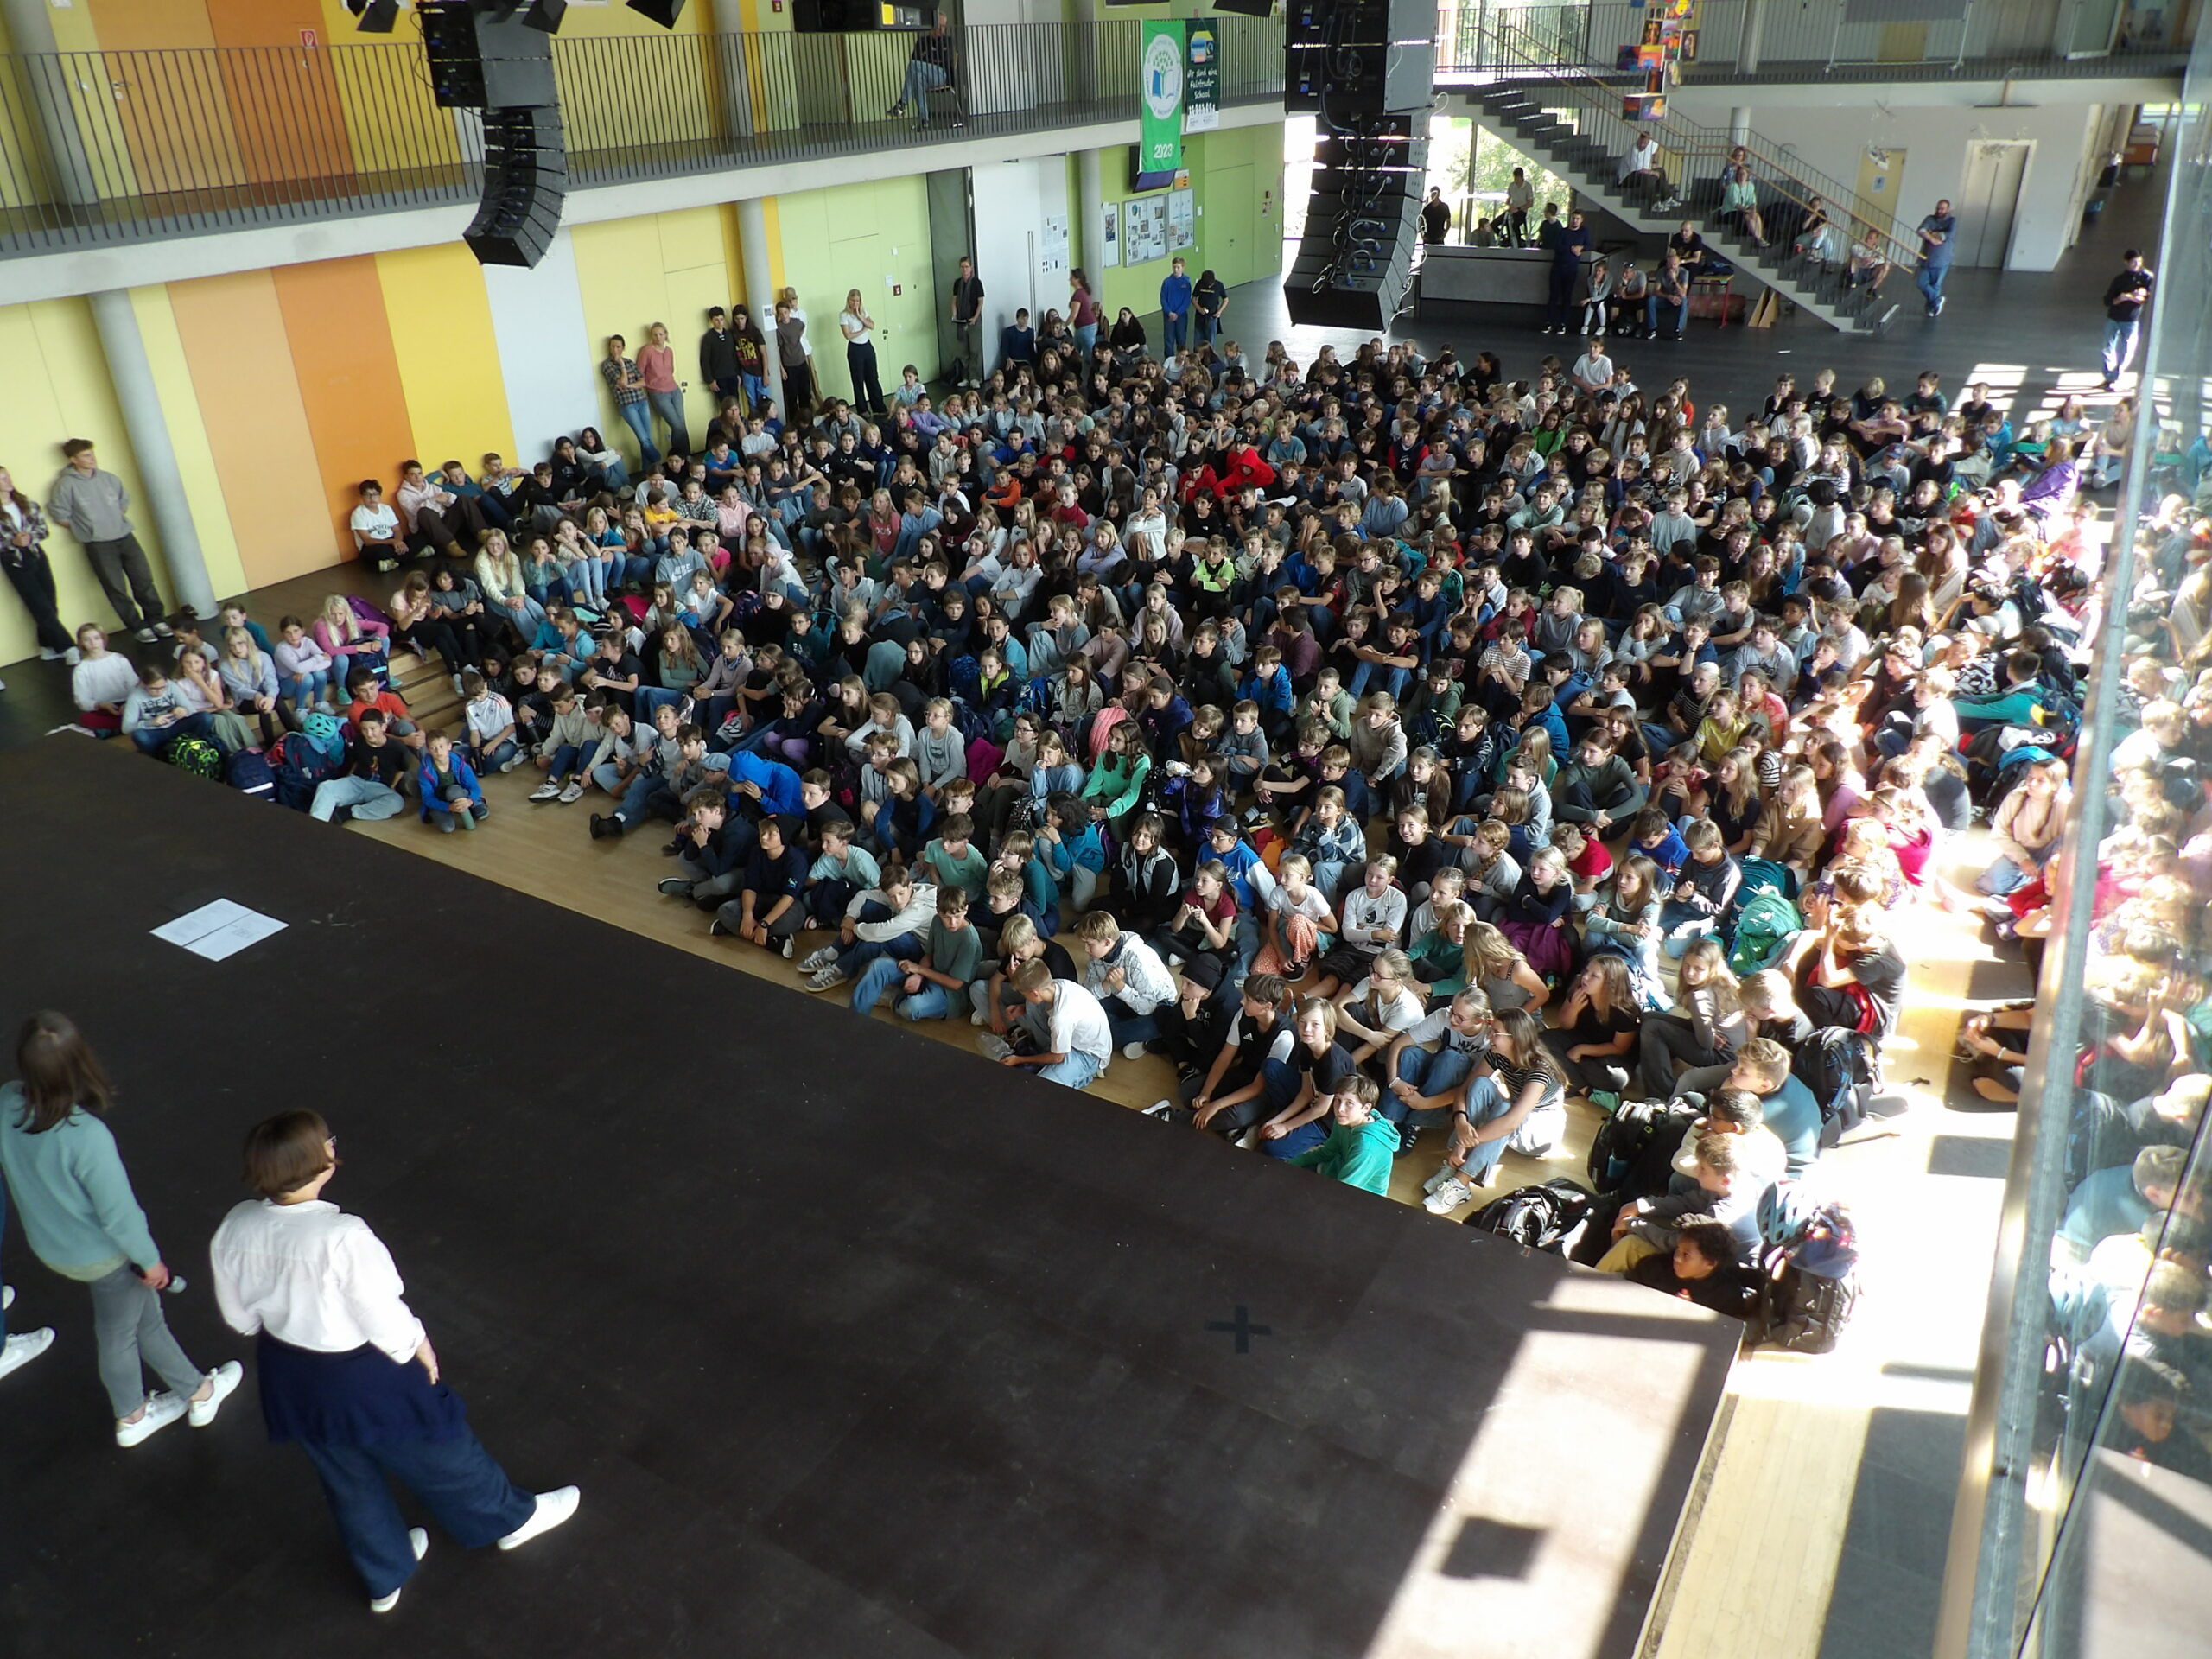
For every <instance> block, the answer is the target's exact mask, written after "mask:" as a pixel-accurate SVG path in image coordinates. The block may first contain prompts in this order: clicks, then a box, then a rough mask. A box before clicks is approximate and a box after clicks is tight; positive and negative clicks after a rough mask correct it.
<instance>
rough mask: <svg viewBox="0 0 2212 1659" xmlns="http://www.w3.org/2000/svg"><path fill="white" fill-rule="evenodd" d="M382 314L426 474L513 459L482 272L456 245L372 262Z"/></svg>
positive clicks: (512, 441) (511, 425) (391, 255)
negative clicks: (456, 464)
mask: <svg viewBox="0 0 2212 1659" xmlns="http://www.w3.org/2000/svg"><path fill="white" fill-rule="evenodd" d="M376 260H377V276H378V280H379V281H380V282H381V283H382V284H383V286H384V304H385V315H386V316H387V317H388V318H389V319H390V321H391V343H392V348H393V351H394V352H395V353H396V354H397V357H398V359H399V383H400V385H401V387H402V388H403V389H404V391H405V392H406V394H407V418H408V423H409V424H410V426H412V427H413V429H414V432H415V454H416V457H417V459H419V460H420V461H422V463H423V465H424V466H425V467H435V466H437V465H438V463H439V462H441V461H447V460H452V459H459V460H461V461H468V462H471V463H473V462H474V461H475V459H476V458H477V457H478V456H480V455H481V454H483V453H484V452H485V451H486V450H487V449H496V450H498V451H499V453H500V454H504V455H510V456H512V455H513V454H515V453H516V452H515V433H514V420H513V417H512V415H511V414H510V413H509V411H508V409H507V391H506V380H505V376H504V375H503V374H502V373H501V372H500V369H499V344H498V342H497V340H495V339H494V338H493V334H492V302H491V298H490V296H487V295H486V293H485V291H484V272H483V268H482V267H481V266H480V265H479V264H477V263H476V257H475V256H474V254H472V253H470V252H469V251H468V250H467V247H466V246H464V245H461V243H458V242H453V243H447V244H444V245H441V246H438V247H430V248H408V249H405V250H403V251H400V252H397V253H380V254H378V255H377V257H376Z"/></svg>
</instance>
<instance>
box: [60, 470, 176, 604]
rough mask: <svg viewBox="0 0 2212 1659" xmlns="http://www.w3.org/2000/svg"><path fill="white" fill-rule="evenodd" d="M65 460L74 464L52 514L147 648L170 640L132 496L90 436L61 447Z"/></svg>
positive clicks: (63, 480) (62, 477) (65, 472)
mask: <svg viewBox="0 0 2212 1659" xmlns="http://www.w3.org/2000/svg"><path fill="white" fill-rule="evenodd" d="M61 458H62V459H63V460H64V461H67V462H68V463H69V464H68V465H67V467H63V468H62V469H61V475H60V477H59V478H57V479H55V480H54V493H53V495H52V496H51V497H49V498H48V501H47V510H48V512H51V513H52V514H53V515H54V522H55V523H56V524H67V526H68V527H69V533H70V534H71V535H72V536H74V537H76V538H77V539H78V541H79V542H80V543H83V544H84V549H85V553H86V556H87V557H88V558H90V559H91V560H92V574H93V575H96V576H98V577H99V582H100V591H101V592H103V593H105V594H106V595H107V602H108V603H109V604H111V605H112V606H114V607H115V613H116V615H118V617H121V618H122V619H123V626H124V627H125V628H126V629H128V630H130V632H133V633H135V634H136V635H137V637H138V639H139V642H140V643H141V644H142V645H152V644H153V643H154V642H155V640H156V639H167V638H168V632H169V625H168V622H167V621H165V620H163V618H164V617H165V615H166V614H167V612H166V607H163V605H162V594H161V589H159V588H156V587H155V586H154V568H153V566H151V565H150V564H149V563H146V550H145V549H144V548H143V547H141V546H139V545H138V538H137V537H136V536H134V535H133V534H131V531H130V491H128V490H126V489H124V487H123V480H121V479H119V478H118V477H117V476H116V475H115V474H113V473H104V472H102V471H101V470H100V461H99V455H98V454H95V453H93V449H92V440H91V439H90V438H72V439H70V440H69V441H68V442H67V443H65V444H63V445H62V446H61Z"/></svg>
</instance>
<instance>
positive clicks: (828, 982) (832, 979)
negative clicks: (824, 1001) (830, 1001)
mask: <svg viewBox="0 0 2212 1659" xmlns="http://www.w3.org/2000/svg"><path fill="white" fill-rule="evenodd" d="M845 978H846V975H845V970H844V969H842V968H840V967H839V966H838V965H837V964H836V963H834V962H833V963H830V964H829V966H828V967H827V968H824V969H823V970H822V971H821V972H820V973H818V974H817V975H815V976H814V977H813V978H811V979H810V980H808V981H807V982H806V988H807V989H808V990H810V991H834V990H836V988H838V987H839V986H840V985H842V984H843V983H844V982H845Z"/></svg>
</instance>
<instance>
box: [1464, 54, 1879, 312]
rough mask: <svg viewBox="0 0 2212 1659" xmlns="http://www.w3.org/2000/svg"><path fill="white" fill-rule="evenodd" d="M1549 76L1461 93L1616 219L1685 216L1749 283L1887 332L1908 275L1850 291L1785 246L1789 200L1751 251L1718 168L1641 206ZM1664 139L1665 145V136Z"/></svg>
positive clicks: (1793, 214) (1671, 225)
mask: <svg viewBox="0 0 2212 1659" xmlns="http://www.w3.org/2000/svg"><path fill="white" fill-rule="evenodd" d="M1586 79H1587V81H1588V84H1589V86H1590V87H1592V88H1594V89H1599V90H1600V91H1603V90H1605V89H1604V88H1603V84H1602V83H1601V82H1599V80H1598V79H1597V78H1596V77H1595V76H1591V77H1588V78H1586ZM1556 81H1557V76H1556V73H1554V75H1553V76H1552V77H1550V78H1548V79H1529V80H1514V81H1500V82H1497V83H1496V84H1494V85H1491V86H1483V87H1476V88H1471V89H1470V90H1469V92H1468V93H1467V97H1468V98H1469V99H1470V100H1471V102H1472V103H1473V105H1475V109H1476V111H1477V116H1478V119H1479V120H1481V121H1482V122H1483V124H1484V125H1486V126H1489V127H1491V129H1493V130H1496V131H1497V132H1498V133H1500V134H1501V135H1503V136H1505V137H1510V139H1511V141H1512V143H1513V144H1514V146H1515V148H1516V149H1522V150H1524V151H1526V152H1527V153H1528V154H1529V155H1531V156H1536V157H1538V158H1540V159H1541V161H1542V162H1544V164H1545V165H1546V166H1547V167H1548V168H1551V169H1552V171H1554V173H1557V174H1558V175H1560V177H1562V178H1565V179H1567V180H1568V181H1571V182H1572V183H1573V186H1574V188H1575V191H1576V193H1577V194H1579V195H1580V196H1583V197H1586V198H1587V199H1588V200H1591V201H1593V202H1596V203H1598V204H1599V205H1601V206H1602V207H1604V208H1605V211H1606V212H1607V213H1611V214H1612V215H1613V216H1614V217H1615V218H1617V219H1622V220H1624V222H1626V223H1628V224H1630V225H1633V226H1636V227H1637V229H1638V230H1640V231H1644V232H1649V233H1650V234H1653V235H1656V236H1667V235H1670V234H1672V233H1673V232H1675V230H1677V229H1679V228H1680V227H1681V223H1682V221H1683V220H1684V219H1693V220H1694V221H1695V222H1696V224H1697V226H1698V228H1699V230H1700V231H1701V232H1703V233H1704V235H1705V239H1706V242H1707V245H1710V246H1712V247H1713V248H1714V249H1716V250H1718V251H1720V252H1721V253H1723V254H1724V255H1726V257H1727V259H1728V262H1729V263H1730V264H1732V265H1734V266H1735V267H1736V271H1737V275H1738V277H1741V278H1743V279H1745V281H1746V282H1748V283H1751V285H1753V286H1754V287H1755V288H1756V287H1765V288H1770V289H1774V291H1775V292H1776V293H1777V294H1778V295H1780V296H1782V297H1783V299H1785V300H1787V301H1789V302H1791V303H1792V304H1794V305H1796V307H1797V308H1798V309H1800V310H1802V311H1804V312H1806V313H1808V314H1809V315H1813V316H1815V317H1818V318H1819V319H1820V320H1821V321H1823V322H1825V323H1827V325H1828V326H1829V327H1832V328H1835V329H1839V330H1841V331H1842V332H1844V333H1847V334H1871V335H1877V336H1878V335H1880V334H1885V333H1886V332H1887V331H1888V328H1889V327H1890V324H1891V321H1893V320H1894V319H1895V318H1896V316H1897V312H1898V309H1899V308H1898V306H1897V302H1896V300H1895V298H1894V297H1893V295H1892V293H1891V291H1889V290H1892V289H1895V288H1896V287H1897V284H1898V283H1908V284H1909V283H1910V276H1909V275H1908V274H1907V273H1906V272H1904V271H1903V270H1898V269H1897V268H1896V267H1895V266H1892V268H1891V270H1890V272H1889V274H1888V276H1887V277H1885V279H1884V281H1883V284H1882V288H1883V290H1884V291H1882V292H1879V293H1876V292H1872V291H1869V290H1867V289H1863V288H1862V289H1859V290H1857V291H1856V292H1853V291H1850V290H1848V289H1846V287H1845V285H1844V267H1843V265H1842V264H1841V263H1840V262H1839V263H1838V264H1835V265H1834V266H1832V267H1829V268H1828V269H1827V270H1822V269H1821V265H1820V264H1819V262H1817V261H1816V260H1815V259H1813V258H1811V257H1809V256H1807V255H1803V254H1793V253H1792V252H1790V251H1789V239H1790V236H1791V233H1792V232H1793V231H1794V228H1795V226H1796V221H1797V219H1798V218H1799V213H1798V212H1797V210H1796V208H1795V207H1789V206H1788V205H1787V204H1783V205H1782V206H1779V207H1776V208H1774V209H1772V210H1770V211H1768V212H1767V213H1765V214H1764V217H1765V221H1766V230H1767V232H1768V235H1769V238H1770V240H1769V242H1768V244H1767V245H1766V246H1765V247H1764V248H1763V249H1762V248H1755V247H1753V246H1752V245H1751V241H1750V239H1749V238H1746V237H1745V236H1743V235H1742V234H1740V233H1739V232H1736V231H1734V230H1733V229H1732V228H1730V227H1728V226H1723V225H1722V224H1721V223H1720V220H1719V217H1718V214H1719V207H1720V181H1719V176H1718V175H1719V168H1718V166H1717V165H1709V166H1708V167H1707V174H1706V176H1697V175H1696V172H1695V168H1696V167H1697V165H1698V164H1697V163H1696V162H1693V163H1692V168H1693V173H1692V176H1691V177H1690V178H1688V180H1687V181H1683V180H1677V181H1676V183H1677V187H1678V188H1680V189H1681V192H1682V194H1683V200H1682V205H1681V207H1679V208H1677V209H1675V211H1673V212H1670V213H1655V212H1653V211H1652V210H1651V208H1650V207H1649V205H1648V204H1646V203H1644V202H1642V201H1640V200H1630V197H1629V196H1628V194H1626V193H1625V192H1624V191H1623V190H1622V189H1621V188H1620V187H1619V186H1618V184H1617V183H1616V182H1615V175H1616V174H1617V173H1618V171H1619V168H1620V156H1619V154H1618V152H1617V151H1616V150H1615V149H1612V148H1610V147H1608V146H1607V145H1606V144H1605V143H1601V142H1599V140H1597V139H1595V138H1592V137H1586V136H1585V135H1584V134H1583V133H1581V132H1580V131H1578V130H1576V128H1575V125H1574V124H1573V122H1572V121H1569V120H1567V119H1565V118H1563V117H1564V115H1565V114H1566V113H1567V112H1571V111H1572V110H1573V108H1574V103H1575V101H1574V100H1573V99H1569V98H1562V97H1561V96H1560V94H1559V93H1557V92H1550V91H1549V89H1550V88H1552V87H1553V86H1555V85H1556ZM1548 92H1549V95H1547V94H1548ZM1612 95H1613V96H1618V94H1612ZM1661 142H1662V145H1663V144H1664V143H1665V139H1664V137H1662V139H1661ZM1763 194H1766V195H1770V194H1772V193H1771V192H1767V193H1763Z"/></svg>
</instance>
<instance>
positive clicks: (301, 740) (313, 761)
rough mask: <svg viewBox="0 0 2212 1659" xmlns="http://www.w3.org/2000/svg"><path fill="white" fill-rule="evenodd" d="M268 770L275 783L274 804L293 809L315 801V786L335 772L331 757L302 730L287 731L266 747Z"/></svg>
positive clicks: (299, 808)
mask: <svg viewBox="0 0 2212 1659" xmlns="http://www.w3.org/2000/svg"><path fill="white" fill-rule="evenodd" d="M269 771H270V776H271V777H272V778H273V779H275V782H276V785H277V804H278V805H279V806H289V807H290V808H291V809H292V810H294V811H295V812H304V811H306V810H308V808H309V807H310V806H312V805H314V804H315V790H316V789H317V788H318V787H319V786H321V785H323V784H325V783H327V782H328V781H329V780H330V779H333V778H334V777H336V776H337V775H338V768H337V767H336V766H334V765H333V764H332V762H331V759H330V757H329V756H328V755H327V754H325V753H323V752H322V751H321V749H319V748H317V747H315V740H314V739H313V738H311V737H309V736H308V735H307V734H306V733H304V732H287V733H286V734H284V736H283V741H280V742H279V743H278V744H277V747H275V748H274V749H272V750H270V754H269Z"/></svg>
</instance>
